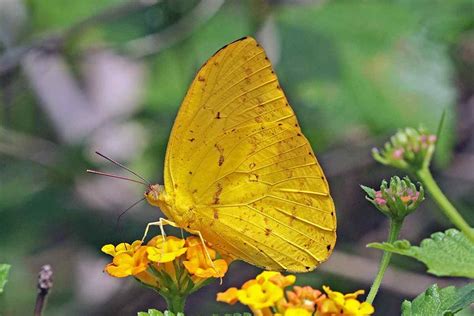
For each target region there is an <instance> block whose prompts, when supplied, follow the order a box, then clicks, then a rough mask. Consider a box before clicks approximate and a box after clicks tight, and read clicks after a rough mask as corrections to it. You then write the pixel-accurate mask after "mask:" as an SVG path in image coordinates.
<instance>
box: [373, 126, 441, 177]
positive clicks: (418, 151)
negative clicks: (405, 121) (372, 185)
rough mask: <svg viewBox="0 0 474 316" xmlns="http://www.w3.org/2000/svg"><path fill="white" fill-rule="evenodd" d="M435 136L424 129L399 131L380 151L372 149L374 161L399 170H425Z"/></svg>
mask: <svg viewBox="0 0 474 316" xmlns="http://www.w3.org/2000/svg"><path fill="white" fill-rule="evenodd" d="M435 144H436V136H435V135H432V134H429V133H428V132H427V131H425V130H424V129H422V128H420V129H414V128H405V129H404V130H399V131H398V132H397V133H396V134H395V135H394V136H392V137H391V138H390V141H389V142H387V143H385V146H384V148H383V149H382V150H379V149H377V148H374V149H372V155H373V157H374V159H375V160H377V161H378V162H380V163H382V164H384V165H390V166H393V167H396V168H399V169H403V170H409V171H417V170H420V169H422V168H427V167H428V166H429V164H430V161H431V157H432V156H433V152H434V150H435Z"/></svg>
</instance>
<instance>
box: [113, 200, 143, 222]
mask: <svg viewBox="0 0 474 316" xmlns="http://www.w3.org/2000/svg"><path fill="white" fill-rule="evenodd" d="M144 200H145V198H144V197H143V198H141V199H140V200H138V201H136V202H134V203H133V204H132V205H130V206H129V207H127V209H126V210H124V211H122V212H121V213H120V215H119V216H118V217H117V222H116V223H115V230H118V228H119V225H120V220H121V219H122V216H124V215H125V213H127V212H128V211H130V210H131V209H132V208H134V207H135V206H136V205H137V204H138V203H140V202H143V201H144Z"/></svg>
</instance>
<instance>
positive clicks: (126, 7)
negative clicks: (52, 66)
mask: <svg viewBox="0 0 474 316" xmlns="http://www.w3.org/2000/svg"><path fill="white" fill-rule="evenodd" d="M159 1H160V0H133V1H127V2H124V3H121V4H118V5H116V6H113V7H109V8H106V9H104V10H103V11H100V12H98V13H96V14H94V15H92V16H90V17H87V18H85V19H83V20H81V21H79V22H77V23H75V24H73V25H72V26H70V27H69V28H67V29H65V30H63V31H61V32H58V33H54V34H48V35H44V36H42V37H40V38H36V39H33V40H32V41H31V42H29V43H26V44H24V45H21V46H17V47H13V48H11V49H7V50H6V52H5V53H4V54H3V55H2V56H0V76H2V75H4V74H6V73H8V72H9V71H11V70H12V69H14V68H15V67H17V66H18V65H19V64H20V62H21V60H22V59H23V57H24V56H25V55H26V54H27V53H28V52H30V51H31V50H35V49H38V50H44V51H56V50H58V49H60V48H61V47H62V46H63V45H64V43H65V42H66V41H67V40H69V39H71V38H73V37H75V36H77V35H79V34H81V33H82V32H84V31H86V30H87V29H88V28H90V27H92V26H95V25H97V24H102V23H105V22H108V21H111V20H115V19H118V18H120V17H122V16H126V15H128V14H130V13H131V12H134V11H139V10H143V9H145V8H148V7H151V6H153V5H155V4H157V3H158V2H159Z"/></svg>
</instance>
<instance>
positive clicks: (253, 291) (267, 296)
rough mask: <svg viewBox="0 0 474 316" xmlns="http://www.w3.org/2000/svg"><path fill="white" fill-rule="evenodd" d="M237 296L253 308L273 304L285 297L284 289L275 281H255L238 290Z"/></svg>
mask: <svg viewBox="0 0 474 316" xmlns="http://www.w3.org/2000/svg"><path fill="white" fill-rule="evenodd" d="M237 298H238V299H239V301H240V302H241V303H242V304H245V305H248V306H249V307H251V308H252V309H253V310H254V309H257V310H258V309H262V308H265V307H270V306H273V305H274V304H275V303H276V302H277V301H279V300H280V299H282V298H283V289H282V288H280V287H279V286H278V285H275V284H274V283H273V282H270V281H265V282H263V283H261V284H260V283H254V284H251V285H250V286H248V287H246V288H245V289H242V290H239V291H238V292H237Z"/></svg>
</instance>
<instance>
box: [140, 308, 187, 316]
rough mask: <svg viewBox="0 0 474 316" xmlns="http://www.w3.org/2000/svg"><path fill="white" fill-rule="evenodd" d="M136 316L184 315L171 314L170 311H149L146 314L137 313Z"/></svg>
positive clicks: (181, 314) (182, 314) (179, 314)
mask: <svg viewBox="0 0 474 316" xmlns="http://www.w3.org/2000/svg"><path fill="white" fill-rule="evenodd" d="M137 316H184V313H177V314H175V313H173V312H170V311H164V312H160V311H159V310H157V309H149V310H148V312H139V313H138V314H137Z"/></svg>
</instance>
